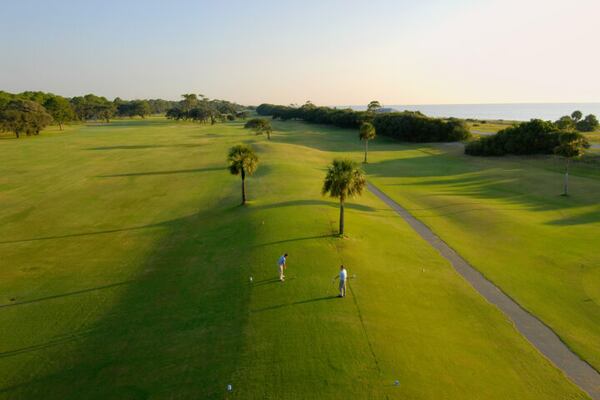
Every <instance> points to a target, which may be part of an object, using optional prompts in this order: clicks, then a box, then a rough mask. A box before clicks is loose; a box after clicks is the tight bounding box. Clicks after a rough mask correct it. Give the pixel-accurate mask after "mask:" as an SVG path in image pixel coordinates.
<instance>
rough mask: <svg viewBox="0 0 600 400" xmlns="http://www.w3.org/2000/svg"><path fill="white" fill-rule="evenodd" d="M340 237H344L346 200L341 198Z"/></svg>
mask: <svg viewBox="0 0 600 400" xmlns="http://www.w3.org/2000/svg"><path fill="white" fill-rule="evenodd" d="M340 235H344V199H342V198H340Z"/></svg>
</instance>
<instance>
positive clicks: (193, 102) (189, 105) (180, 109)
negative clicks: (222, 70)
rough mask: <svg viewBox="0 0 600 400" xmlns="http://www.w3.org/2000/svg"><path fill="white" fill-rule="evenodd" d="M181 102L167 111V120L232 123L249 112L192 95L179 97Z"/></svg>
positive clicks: (222, 101)
mask: <svg viewBox="0 0 600 400" xmlns="http://www.w3.org/2000/svg"><path fill="white" fill-rule="evenodd" d="M181 96H182V97H183V100H181V101H180V102H178V103H176V104H175V105H174V106H173V107H171V108H170V109H169V110H167V113H166V115H167V118H169V119H174V120H177V121H179V120H191V121H196V122H210V123H211V124H214V123H216V122H217V121H226V120H227V121H233V120H234V119H236V118H246V117H247V116H248V114H249V112H248V111H247V110H246V108H247V107H244V106H242V105H240V104H237V103H232V102H230V101H227V100H217V99H212V100H210V99H208V98H207V97H205V96H203V95H196V94H194V93H189V94H183V95H181Z"/></svg>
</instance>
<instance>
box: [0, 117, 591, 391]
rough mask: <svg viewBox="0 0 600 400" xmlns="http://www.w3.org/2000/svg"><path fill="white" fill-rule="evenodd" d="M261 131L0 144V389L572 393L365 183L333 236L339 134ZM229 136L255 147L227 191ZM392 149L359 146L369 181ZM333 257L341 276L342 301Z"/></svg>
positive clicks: (157, 131) (120, 126)
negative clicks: (250, 170)
mask: <svg viewBox="0 0 600 400" xmlns="http://www.w3.org/2000/svg"><path fill="white" fill-rule="evenodd" d="M276 129H277V130H276V132H275V134H274V138H273V141H271V142H267V141H266V139H265V138H260V137H259V138H257V137H256V136H254V135H253V134H252V133H248V132H246V131H245V130H244V129H243V128H242V125H241V124H227V125H217V126H213V127H210V126H198V125H193V124H186V123H181V124H177V123H172V122H168V121H164V120H148V121H139V120H138V121H117V122H114V123H112V124H110V125H107V126H89V127H86V126H80V127H74V128H73V129H71V130H70V131H69V132H67V133H56V134H52V135H47V136H40V137H36V138H31V139H30V140H29V139H27V140H23V141H16V140H3V141H1V142H0V148H1V149H2V152H3V163H2V164H1V165H0V190H1V197H0V201H1V203H2V207H0V221H1V222H2V223H1V224H0V238H1V240H0V259H2V268H1V269H0V293H1V294H2V297H1V298H0V338H1V339H2V340H0V398H6V399H34V398H45V399H53V398H56V399H81V398H86V399H94V398H96V399H106V398H122V399H138V398H139V399H145V398H160V399H162V398H182V399H183V398H190V399H191V398H194V399H196V398H240V399H253V398H257V399H258V398H260V399H262V398H290V399H305V398H314V397H319V398H324V399H342V398H348V397H349V396H351V397H354V398H364V399H367V398H374V399H380V398H386V397H387V398H411V399H440V398H462V399H468V398H472V399H481V398H486V399H507V398H519V399H569V398H585V396H584V395H583V394H582V393H581V392H580V391H578V390H577V388H575V387H574V386H573V385H572V384H571V383H570V382H569V381H568V380H567V379H566V378H565V377H564V376H563V375H562V374H561V373H560V372H559V371H557V370H556V369H555V368H554V367H553V366H552V365H550V364H549V362H548V361H547V360H546V359H545V358H543V357H542V356H541V355H540V354H539V353H538V352H537V351H536V350H535V349H534V348H533V347H532V346H531V345H530V344H529V343H528V342H527V341H525V340H524V339H523V338H522V337H521V336H520V335H519V334H518V333H517V332H516V331H515V329H514V328H513V326H512V325H511V324H510V323H509V322H508V321H507V320H506V319H505V318H504V316H503V315H502V314H501V313H500V312H499V311H498V310H497V309H495V308H494V307H492V306H490V305H489V304H488V303H486V302H485V301H483V300H482V299H481V297H479V296H478V295H477V294H476V293H475V292H474V290H473V289H472V288H471V287H470V286H468V285H467V284H466V283H465V282H464V281H463V280H462V279H461V278H460V277H459V276H458V275H457V274H456V273H454V271H453V270H452V269H451V267H450V266H449V265H448V264H447V263H446V262H445V261H444V260H443V259H442V258H441V257H440V256H439V255H438V254H437V253H436V252H435V251H434V250H432V249H431V248H430V247H429V246H428V245H427V244H426V243H424V242H423V241H422V240H421V239H419V238H418V237H417V235H416V234H415V233H413V232H412V231H411V230H410V228H409V227H408V226H407V225H405V224H404V223H403V222H402V221H401V220H400V218H398V217H396V216H395V215H394V214H393V213H392V212H391V211H390V210H388V209H387V208H386V207H385V206H384V205H383V203H381V202H380V201H378V200H377V199H376V198H374V196H372V195H370V194H368V193H367V194H365V195H364V196H363V197H361V198H360V199H357V200H356V201H352V202H351V203H350V204H349V206H348V209H347V213H348V214H347V230H348V237H347V238H344V239H340V238H337V237H335V236H334V235H333V233H334V230H335V227H336V224H337V212H338V210H337V204H336V202H335V201H334V200H330V199H327V198H322V197H321V196H320V193H319V192H320V185H321V180H322V178H323V175H324V168H325V166H326V164H327V163H328V162H329V161H330V160H331V159H332V158H333V157H334V156H339V155H344V154H346V155H350V156H352V157H355V158H357V159H360V152H361V150H362V146H360V144H359V143H358V141H357V140H356V137H355V136H356V135H355V133H354V132H350V131H343V130H336V129H324V128H323V129H322V128H317V127H312V126H309V125H305V124H301V123H288V124H277V125H276ZM238 142H250V143H255V146H256V148H257V151H258V153H259V157H260V158H261V164H260V166H259V170H258V172H257V174H256V175H255V176H254V177H252V178H250V179H249V182H248V190H249V197H250V199H251V200H250V204H249V205H248V206H247V207H239V206H238V204H239V201H240V194H239V179H238V178H236V177H232V176H230V175H229V174H228V173H227V171H226V170H225V169H224V158H225V154H226V150H227V148H228V147H229V146H231V145H232V144H234V143H238ZM406 149H410V148H407V147H403V146H399V145H396V144H391V143H386V144H384V143H381V144H375V150H374V151H373V152H372V155H371V157H374V158H373V160H376V164H374V165H373V166H372V168H371V167H369V170H370V171H372V172H371V173H372V174H373V176H378V178H377V179H378V180H380V181H381V183H384V187H386V189H387V188H388V187H387V186H389V185H392V184H393V183H391V180H392V179H393V180H394V182H395V180H398V182H399V183H400V184H403V183H404V181H403V179H405V178H404V174H405V172H403V171H407V169H405V168H403V167H402V165H403V164H400V166H398V167H394V166H393V164H392V161H390V162H389V164H386V157H389V158H390V159H393V158H395V157H397V156H398V155H402V154H404V151H407V152H408V153H406V154H409V153H410V152H412V151H415V150H406ZM383 150H385V152H384V151H383ZM431 157H432V158H431V160H430V161H432V162H433V164H431V166H430V167H427V165H430V164H429V163H422V164H420V165H416V166H414V165H413V167H420V170H419V171H420V172H419V173H426V172H425V171H427V170H428V168H432V169H433V170H435V169H436V168H439V165H438V164H437V163H436V162H434V160H435V157H434V156H431ZM394 162H396V161H394ZM399 162H401V163H402V161H399ZM386 165H389V167H388V168H387V169H386V168H385V166H386ZM377 168H380V170H378V169H377ZM460 168H462V167H460V166H455V167H453V169H452V168H451V169H450V172H451V171H452V170H457V171H458V170H459V169H460ZM410 170H411V171H413V168H412V167H411V168H410ZM378 171H379V172H378ZM385 171H391V172H393V174H394V175H397V176H395V177H394V178H389V179H390V182H388V180H387V179H385V177H384V175H383V174H384V172H385ZM547 173H548V174H554V173H553V172H547ZM432 176H433V175H427V174H425V175H424V176H423V180H424V181H429V180H432V179H429V178H432ZM576 183H577V182H575V184H576ZM412 186H414V187H416V188H418V187H419V186H418V185H417V183H412ZM412 186H411V188H412ZM423 187H429V186H426V184H424V185H423ZM431 187H433V189H432V190H433V193H437V189H436V188H435V186H431ZM411 190H414V189H411ZM392 193H394V192H392ZM415 193H416V194H418V192H417V191H416V190H415ZM416 194H415V196H416ZM574 198H576V197H575V196H574ZM540 246H541V244H540ZM284 251H287V252H288V253H290V258H289V265H290V268H289V270H288V273H287V275H288V281H287V282H285V283H284V284H281V283H279V282H277V281H276V279H274V278H275V277H276V274H277V272H276V266H275V261H276V260H277V257H278V256H279V255H280V254H281V253H282V252H284ZM592 256H593V255H592ZM340 263H344V264H346V265H347V267H348V270H349V273H350V275H354V274H356V276H357V278H356V279H355V280H352V281H351V283H350V288H351V291H350V294H349V296H348V297H347V298H346V299H343V300H342V299H337V298H334V297H333V296H334V294H335V287H334V285H333V283H332V278H333V276H334V275H335V274H336V272H337V267H338V265H339V264H340ZM251 275H252V276H253V278H254V282H253V284H250V283H249V276H251ZM529 283H530V284H531V285H532V287H533V288H534V289H532V291H534V292H535V286H536V285H535V282H534V283H532V282H529ZM596 287H597V286H596ZM590 290H594V287H593V286H591V287H590ZM592 304H594V303H592ZM396 379H398V380H399V381H400V385H399V386H398V387H396V386H393V385H392V382H393V381H394V380H396ZM227 384H232V385H233V388H234V391H233V392H232V393H226V391H225V388H226V385H227Z"/></svg>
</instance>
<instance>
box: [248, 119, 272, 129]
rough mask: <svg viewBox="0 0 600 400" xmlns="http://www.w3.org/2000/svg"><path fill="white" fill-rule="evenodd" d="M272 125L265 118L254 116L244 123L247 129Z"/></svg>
mask: <svg viewBox="0 0 600 400" xmlns="http://www.w3.org/2000/svg"><path fill="white" fill-rule="evenodd" d="M270 126H271V122H269V120H267V119H265V118H252V119H250V120H248V121H247V122H246V123H245V124H244V128H246V129H260V128H267V127H270Z"/></svg>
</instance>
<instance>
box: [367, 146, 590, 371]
mask: <svg viewBox="0 0 600 400" xmlns="http://www.w3.org/2000/svg"><path fill="white" fill-rule="evenodd" d="M371 147H372V148H374V149H375V151H374V152H373V154H372V156H371V160H372V164H371V165H369V168H368V171H369V172H370V175H371V177H372V180H373V181H374V182H375V183H376V184H378V185H379V186H380V188H381V189H383V190H384V191H385V192H386V193H388V194H389V195H391V196H392V197H393V198H395V199H396V200H397V201H399V202H400V203H401V204H403V205H404V206H405V207H407V208H408V209H409V210H410V211H411V212H412V213H413V214H414V215H415V216H417V217H418V218H419V219H421V220H422V221H423V222H425V223H426V224H427V225H429V226H430V227H431V228H433V230H434V231H435V232H436V233H437V234H439V235H440V236H441V237H442V238H443V239H444V240H446V241H447V242H448V243H449V244H450V245H451V246H452V247H454V248H455V249H457V250H458V251H459V252H460V253H461V254H462V255H463V256H465V257H466V258H467V259H468V260H469V261H470V262H471V263H472V264H473V265H474V266H475V267H477V268H478V269H479V270H480V271H482V272H483V273H484V274H485V275H487V276H488V277H489V278H491V279H492V280H493V281H494V282H496V283H497V284H498V285H499V286H500V287H502V289H503V290H505V291H506V292H507V293H508V294H509V295H511V296H513V297H514V298H516V299H517V300H518V301H519V303H521V304H522V305H524V306H525V307H526V308H528V309H529V310H531V311H532V312H533V313H534V314H536V315H538V316H540V317H541V318H542V319H543V320H544V321H545V322H546V323H547V324H548V325H550V326H551V327H552V328H553V329H554V330H555V331H556V332H558V333H559V334H560V336H561V337H562V338H563V340H565V341H566V342H567V343H568V345H569V346H570V347H571V348H573V349H574V350H575V351H576V352H578V353H579V354H580V355H581V356H582V357H583V358H585V359H586V360H587V361H589V362H590V363H591V364H593V365H594V366H595V367H596V368H597V369H600V348H599V347H598V343H600V267H599V265H600V254H599V253H598V251H597V239H598V233H599V232H600V206H599V200H600V173H599V171H598V169H597V167H594V166H593V165H592V166H589V167H586V166H579V167H575V168H574V170H573V174H572V177H571V191H572V196H571V197H569V198H564V197H560V196H559V194H560V193H561V190H562V186H561V185H562V170H563V164H562V163H559V162H557V161H553V160H549V159H521V158H516V157H506V158H500V159H498V158H475V157H467V156H464V155H463V154H462V151H461V148H460V147H457V146H453V145H440V146H437V147H422V148H419V147H418V146H414V147H412V148H406V147H402V146H397V149H396V150H391V149H390V145H389V144H382V146H381V147H378V146H377V145H375V144H374V145H373V146H371ZM378 150H381V151H378ZM388 150H391V151H388Z"/></svg>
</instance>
